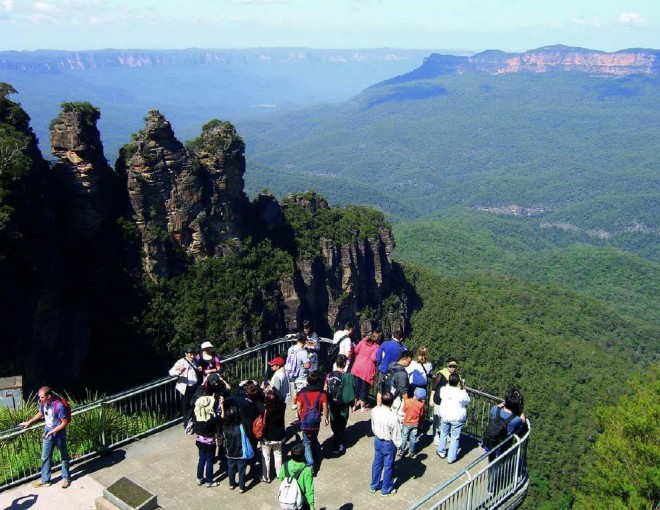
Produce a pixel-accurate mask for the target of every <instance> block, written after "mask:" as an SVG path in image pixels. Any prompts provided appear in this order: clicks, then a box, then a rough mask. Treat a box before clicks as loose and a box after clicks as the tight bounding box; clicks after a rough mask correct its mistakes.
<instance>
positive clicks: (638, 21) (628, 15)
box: [619, 12, 644, 25]
mask: <svg viewBox="0 0 660 510" xmlns="http://www.w3.org/2000/svg"><path fill="white" fill-rule="evenodd" d="M619 23H621V24H623V25H643V24H644V18H642V16H641V15H640V14H639V13H638V12H622V13H621V14H619Z"/></svg>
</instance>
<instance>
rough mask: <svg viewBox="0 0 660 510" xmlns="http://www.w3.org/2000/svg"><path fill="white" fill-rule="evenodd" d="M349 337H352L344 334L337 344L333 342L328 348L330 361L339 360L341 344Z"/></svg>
mask: <svg viewBox="0 0 660 510" xmlns="http://www.w3.org/2000/svg"><path fill="white" fill-rule="evenodd" d="M347 338H350V337H349V336H348V335H344V336H342V337H341V338H340V339H339V340H338V341H337V343H336V344H332V345H331V346H330V348H329V349H328V361H329V362H330V363H334V362H335V361H337V356H339V345H340V344H341V343H342V342H343V341H344V340H346V339H347Z"/></svg>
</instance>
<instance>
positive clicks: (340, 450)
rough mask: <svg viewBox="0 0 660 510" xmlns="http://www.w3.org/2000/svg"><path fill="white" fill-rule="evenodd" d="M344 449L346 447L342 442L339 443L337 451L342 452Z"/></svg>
mask: <svg viewBox="0 0 660 510" xmlns="http://www.w3.org/2000/svg"><path fill="white" fill-rule="evenodd" d="M345 449H346V448H344V445H343V444H340V445H339V453H343V452H344V450H345Z"/></svg>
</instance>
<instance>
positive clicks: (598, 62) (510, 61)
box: [468, 46, 659, 76]
mask: <svg viewBox="0 0 660 510" xmlns="http://www.w3.org/2000/svg"><path fill="white" fill-rule="evenodd" d="M496 53H498V52H487V53H481V54H479V55H475V56H474V57H470V58H468V62H469V63H470V64H472V65H473V66H474V68H475V69H476V70H477V71H478V72H484V73H488V74H508V73H518V72H531V73H546V72H551V71H574V72H583V73H589V74H598V75H612V76H626V75H630V74H654V73H656V72H657V70H658V65H659V61H658V55H657V54H656V53H655V52H646V51H643V50H623V51H618V52H616V53H604V52H598V51H588V50H583V49H581V48H569V47H566V46H549V47H545V48H539V49H537V50H532V51H528V52H525V53H521V54H517V55H511V54H506V53H499V54H498V56H499V58H497V57H495V58H493V55H494V54H496Z"/></svg>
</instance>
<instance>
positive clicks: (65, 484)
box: [62, 480, 71, 489]
mask: <svg viewBox="0 0 660 510" xmlns="http://www.w3.org/2000/svg"><path fill="white" fill-rule="evenodd" d="M70 485H71V481H70V480H62V488H63V489H68V488H69V486H70Z"/></svg>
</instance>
